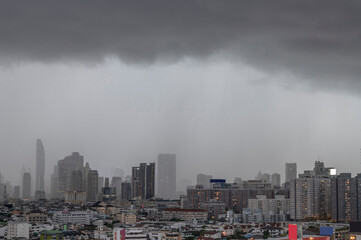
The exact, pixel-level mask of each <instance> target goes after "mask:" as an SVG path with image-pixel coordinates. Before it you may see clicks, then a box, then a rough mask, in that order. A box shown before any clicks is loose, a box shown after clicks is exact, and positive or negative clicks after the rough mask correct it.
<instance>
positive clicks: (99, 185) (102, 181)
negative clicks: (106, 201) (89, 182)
mask: <svg viewBox="0 0 361 240" xmlns="http://www.w3.org/2000/svg"><path fill="white" fill-rule="evenodd" d="M103 187H104V177H98V193H100V192H102V188H103Z"/></svg>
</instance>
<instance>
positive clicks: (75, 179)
mask: <svg viewBox="0 0 361 240" xmlns="http://www.w3.org/2000/svg"><path fill="white" fill-rule="evenodd" d="M70 181H71V188H70V190H71V191H78V192H85V190H86V189H85V186H84V177H83V173H82V171H81V170H76V171H73V172H72V173H71V179H70Z"/></svg>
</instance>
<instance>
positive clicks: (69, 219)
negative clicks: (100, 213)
mask: <svg viewBox="0 0 361 240" xmlns="http://www.w3.org/2000/svg"><path fill="white" fill-rule="evenodd" d="M93 215H94V212H92V211H89V210H88V211H74V212H70V211H68V210H63V211H59V212H55V213H54V216H53V220H54V222H56V223H70V224H85V225H89V224H90V221H91V219H92V218H93Z"/></svg>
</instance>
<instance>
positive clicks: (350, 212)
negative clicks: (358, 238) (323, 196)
mask: <svg viewBox="0 0 361 240" xmlns="http://www.w3.org/2000/svg"><path fill="white" fill-rule="evenodd" d="M358 182H359V181H358V178H352V177H351V173H341V174H340V175H338V176H337V177H333V178H332V180H331V199H332V200H331V201H332V219H333V220H335V221H351V220H358V212H359V211H358V204H357V203H358V194H357V192H358V191H357V190H358V188H360V187H358V184H357V183H358ZM360 183H361V182H360Z"/></svg>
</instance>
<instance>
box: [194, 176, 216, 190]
mask: <svg viewBox="0 0 361 240" xmlns="http://www.w3.org/2000/svg"><path fill="white" fill-rule="evenodd" d="M212 178H213V176H212V175H206V174H202V173H200V174H197V185H203V187H205V188H209V187H210V186H211V179H212Z"/></svg>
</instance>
